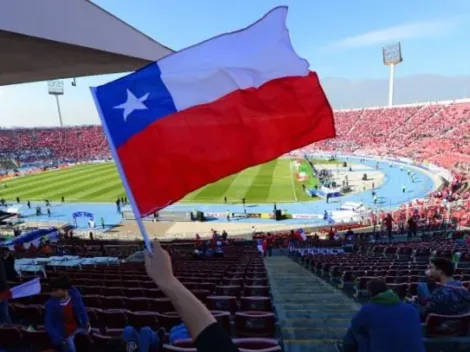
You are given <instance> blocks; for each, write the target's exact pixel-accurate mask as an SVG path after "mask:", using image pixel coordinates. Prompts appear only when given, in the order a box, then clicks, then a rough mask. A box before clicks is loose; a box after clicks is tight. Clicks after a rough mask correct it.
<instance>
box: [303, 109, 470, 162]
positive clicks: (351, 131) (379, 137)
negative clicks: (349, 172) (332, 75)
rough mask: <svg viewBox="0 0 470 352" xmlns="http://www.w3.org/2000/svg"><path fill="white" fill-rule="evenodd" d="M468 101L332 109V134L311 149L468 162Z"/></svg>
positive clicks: (432, 160) (420, 159) (469, 125)
mask: <svg viewBox="0 0 470 352" xmlns="http://www.w3.org/2000/svg"><path fill="white" fill-rule="evenodd" d="M469 117H470V104H469V103H446V104H443V103H433V104H426V105H414V106H403V107H392V108H371V109H360V110H351V111H337V112H336V113H335V122H336V126H337V135H338V136H337V138H335V139H332V140H327V141H322V142H319V143H316V144H315V145H314V146H312V147H309V148H308V149H311V150H321V151H334V152H348V153H357V154H364V155H387V156H402V157H407V158H411V159H413V160H418V161H424V160H427V161H430V162H433V163H436V164H438V165H440V166H442V167H445V168H448V169H452V168H455V167H456V166H458V164H464V165H468V164H470V158H469V156H468V152H469V151H470V144H469V142H468V139H467V137H466V135H467V134H468V129H469V128H470V124H469V122H468V121H469Z"/></svg>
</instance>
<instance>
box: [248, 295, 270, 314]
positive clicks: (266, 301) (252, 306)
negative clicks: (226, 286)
mask: <svg viewBox="0 0 470 352" xmlns="http://www.w3.org/2000/svg"><path fill="white" fill-rule="evenodd" d="M240 302H241V310H242V311H248V310H257V311H263V312H271V311H272V304H271V297H262V296H259V297H241V298H240Z"/></svg>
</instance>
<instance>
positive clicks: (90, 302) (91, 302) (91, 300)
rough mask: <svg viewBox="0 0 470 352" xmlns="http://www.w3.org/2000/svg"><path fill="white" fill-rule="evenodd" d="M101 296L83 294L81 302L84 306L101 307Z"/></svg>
mask: <svg viewBox="0 0 470 352" xmlns="http://www.w3.org/2000/svg"><path fill="white" fill-rule="evenodd" d="M103 298H104V297H103V296H99V295H84V296H82V299H83V303H84V304H85V307H90V308H100V307H103V303H102V300H103Z"/></svg>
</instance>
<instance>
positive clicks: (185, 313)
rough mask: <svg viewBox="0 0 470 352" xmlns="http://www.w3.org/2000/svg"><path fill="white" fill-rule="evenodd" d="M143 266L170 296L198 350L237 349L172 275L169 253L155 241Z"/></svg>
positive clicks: (209, 351)
mask: <svg viewBox="0 0 470 352" xmlns="http://www.w3.org/2000/svg"><path fill="white" fill-rule="evenodd" d="M145 267H146V269H147V273H148V275H149V276H150V278H151V279H152V280H153V281H154V282H155V283H156V284H157V286H158V287H159V288H160V289H161V290H162V291H163V293H164V294H165V295H166V296H167V297H168V298H169V299H170V300H171V303H172V304H173V306H174V307H175V309H176V311H177V312H178V313H179V315H180V316H181V319H182V320H183V322H184V323H185V325H186V327H187V328H188V330H189V333H190V334H191V337H192V338H193V340H194V341H195V343H196V347H197V349H198V351H199V352H212V351H224V352H236V351H238V348H237V347H236V346H235V344H234V343H233V342H232V340H231V338H230V336H229V335H228V334H227V333H226V332H225V330H223V328H222V327H221V326H220V325H219V324H218V323H217V321H216V320H215V318H214V316H213V315H212V313H211V312H210V311H209V310H208V309H207V308H206V307H205V306H204V304H203V303H202V302H201V301H199V299H197V297H196V296H194V295H193V294H192V293H191V292H190V291H189V290H188V289H187V288H186V287H184V286H183V285H182V284H181V282H180V281H179V280H178V279H177V278H176V277H175V276H174V275H173V269H172V267H171V259H170V256H169V255H168V253H167V252H166V251H165V250H163V248H162V247H161V246H160V243H159V242H158V241H155V242H154V243H153V255H149V253H148V252H146V254H145Z"/></svg>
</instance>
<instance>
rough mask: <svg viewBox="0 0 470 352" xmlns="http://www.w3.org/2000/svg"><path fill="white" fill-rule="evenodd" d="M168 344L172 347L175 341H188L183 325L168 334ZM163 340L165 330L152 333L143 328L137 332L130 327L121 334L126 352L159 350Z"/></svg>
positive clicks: (148, 329)
mask: <svg viewBox="0 0 470 352" xmlns="http://www.w3.org/2000/svg"><path fill="white" fill-rule="evenodd" d="M169 335H170V336H169V340H170V344H171V345H173V344H174V343H175V341H177V340H184V339H190V338H191V335H190V334H189V331H188V328H187V327H186V325H185V324H184V323H181V324H179V325H175V326H173V327H172V328H171V330H170V333H169ZM164 338H165V329H164V328H160V329H159V330H158V331H157V332H154V331H153V330H152V329H151V328H150V327H148V326H144V327H142V328H141V329H140V331H139V332H137V330H136V329H135V328H133V327H132V326H126V327H125V328H124V330H123V333H122V339H123V340H124V342H125V343H126V351H127V352H149V351H150V350H153V349H156V350H159V349H161V348H162V346H163V340H164Z"/></svg>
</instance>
